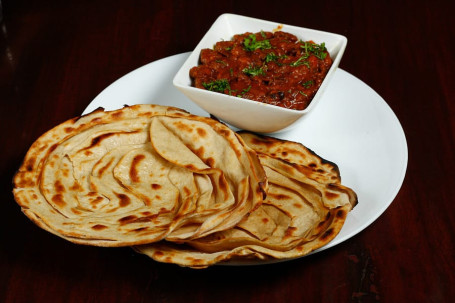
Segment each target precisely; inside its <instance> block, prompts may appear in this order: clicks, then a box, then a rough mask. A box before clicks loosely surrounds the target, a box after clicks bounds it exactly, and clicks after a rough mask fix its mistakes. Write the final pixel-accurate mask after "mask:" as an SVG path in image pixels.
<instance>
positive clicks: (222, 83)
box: [202, 79, 231, 94]
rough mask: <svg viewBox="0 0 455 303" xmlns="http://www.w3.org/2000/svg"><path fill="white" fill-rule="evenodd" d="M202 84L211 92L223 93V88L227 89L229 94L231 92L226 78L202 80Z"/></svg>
mask: <svg viewBox="0 0 455 303" xmlns="http://www.w3.org/2000/svg"><path fill="white" fill-rule="evenodd" d="M202 85H203V86H204V87H205V89H207V90H209V91H212V92H219V93H224V91H225V90H228V91H229V94H231V86H230V85H229V81H228V80H227V79H220V80H215V81H212V82H209V83H205V82H204V83H202Z"/></svg>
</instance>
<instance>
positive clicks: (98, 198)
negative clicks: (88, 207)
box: [90, 197, 103, 206]
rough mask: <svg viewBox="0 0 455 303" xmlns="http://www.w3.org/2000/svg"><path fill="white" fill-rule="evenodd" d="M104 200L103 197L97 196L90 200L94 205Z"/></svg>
mask: <svg viewBox="0 0 455 303" xmlns="http://www.w3.org/2000/svg"><path fill="white" fill-rule="evenodd" d="M102 201H103V198H102V197H96V198H95V200H92V201H91V202H90V204H92V205H93V206H96V205H97V204H99V203H100V202H102Z"/></svg>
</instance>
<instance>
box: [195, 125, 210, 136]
mask: <svg viewBox="0 0 455 303" xmlns="http://www.w3.org/2000/svg"><path fill="white" fill-rule="evenodd" d="M196 131H197V134H198V135H199V136H200V137H202V138H205V137H206V136H207V131H206V130H205V129H203V128H199V127H198V128H197V129H196Z"/></svg>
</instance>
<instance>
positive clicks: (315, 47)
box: [300, 42, 327, 60]
mask: <svg viewBox="0 0 455 303" xmlns="http://www.w3.org/2000/svg"><path fill="white" fill-rule="evenodd" d="M302 43H303V44H302V45H300V47H301V48H303V49H305V53H306V54H307V55H308V56H310V54H313V55H314V56H316V57H317V58H318V59H320V60H324V59H325V57H327V48H326V47H325V43H324V42H322V43H321V44H316V43H312V42H302Z"/></svg>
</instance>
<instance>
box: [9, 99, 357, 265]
mask: <svg viewBox="0 0 455 303" xmlns="http://www.w3.org/2000/svg"><path fill="white" fill-rule="evenodd" d="M13 192H14V196H15V199H16V201H17V203H18V204H19V205H20V206H21V208H22V211H23V212H24V214H25V215H26V216H27V217H29V218H30V219H31V220H32V221H33V222H35V223H36V224H37V225H38V226H40V227H41V228H43V229H45V230H47V231H49V232H51V233H53V234H55V235H57V236H59V237H62V238H64V239H66V240H68V241H71V242H74V243H78V244H86V245H95V246H106V247H119V246H133V247H134V249H135V250H136V251H138V252H141V253H143V254H146V255H148V256H150V257H151V258H153V259H155V260H158V261H161V262H168V263H175V264H179V265H181V266H188V267H193V268H203V267H207V266H209V265H212V264H216V263H218V262H224V261H230V262H233V260H235V261H240V262H241V261H242V260H251V259H255V260H258V259H260V260H265V259H287V258H295V257H298V256H303V255H306V254H308V253H310V252H311V251H313V250H315V249H317V248H319V247H321V246H323V245H325V244H327V243H328V242H329V241H331V240H332V239H333V238H334V237H335V236H336V235H337V234H338V232H339V231H340V229H341V227H342V226H343V224H344V222H345V219H346V216H347V214H348V212H349V211H350V210H351V209H352V208H353V207H354V206H355V204H356V203H357V197H356V194H355V193H354V191H353V190H351V189H350V188H347V187H345V186H343V185H341V180H340V174H339V171H338V168H337V166H336V165H335V164H333V163H331V162H328V161H325V160H323V159H321V158H320V157H318V156H317V155H316V154H315V153H313V152H312V151H310V150H308V149H307V148H305V147H304V146H303V145H301V144H299V143H295V142H290V141H284V140H278V139H274V138H272V137H265V136H259V135H256V134H253V133H248V132H240V133H236V132H234V131H233V130H231V129H230V128H229V127H227V126H226V125H225V124H223V123H221V122H219V121H216V120H214V119H211V118H207V117H200V116H195V115H192V114H190V113H188V112H186V111H183V110H181V109H177V108H173V107H165V106H158V105H134V106H127V107H124V108H122V109H119V110H114V111H104V110H103V109H99V110H96V111H94V112H93V113H91V114H88V115H85V116H82V117H78V118H74V119H71V120H69V121H66V122H64V123H62V124H60V125H58V126H56V127H55V128H53V129H51V130H50V131H48V132H46V133H45V134H44V135H42V136H41V137H40V138H39V139H38V140H37V141H36V142H35V143H33V145H32V146H31V147H30V149H29V151H28V153H27V155H26V157H25V159H24V162H23V164H22V166H21V167H20V169H19V171H18V172H17V174H16V175H15V177H14V190H13Z"/></svg>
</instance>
